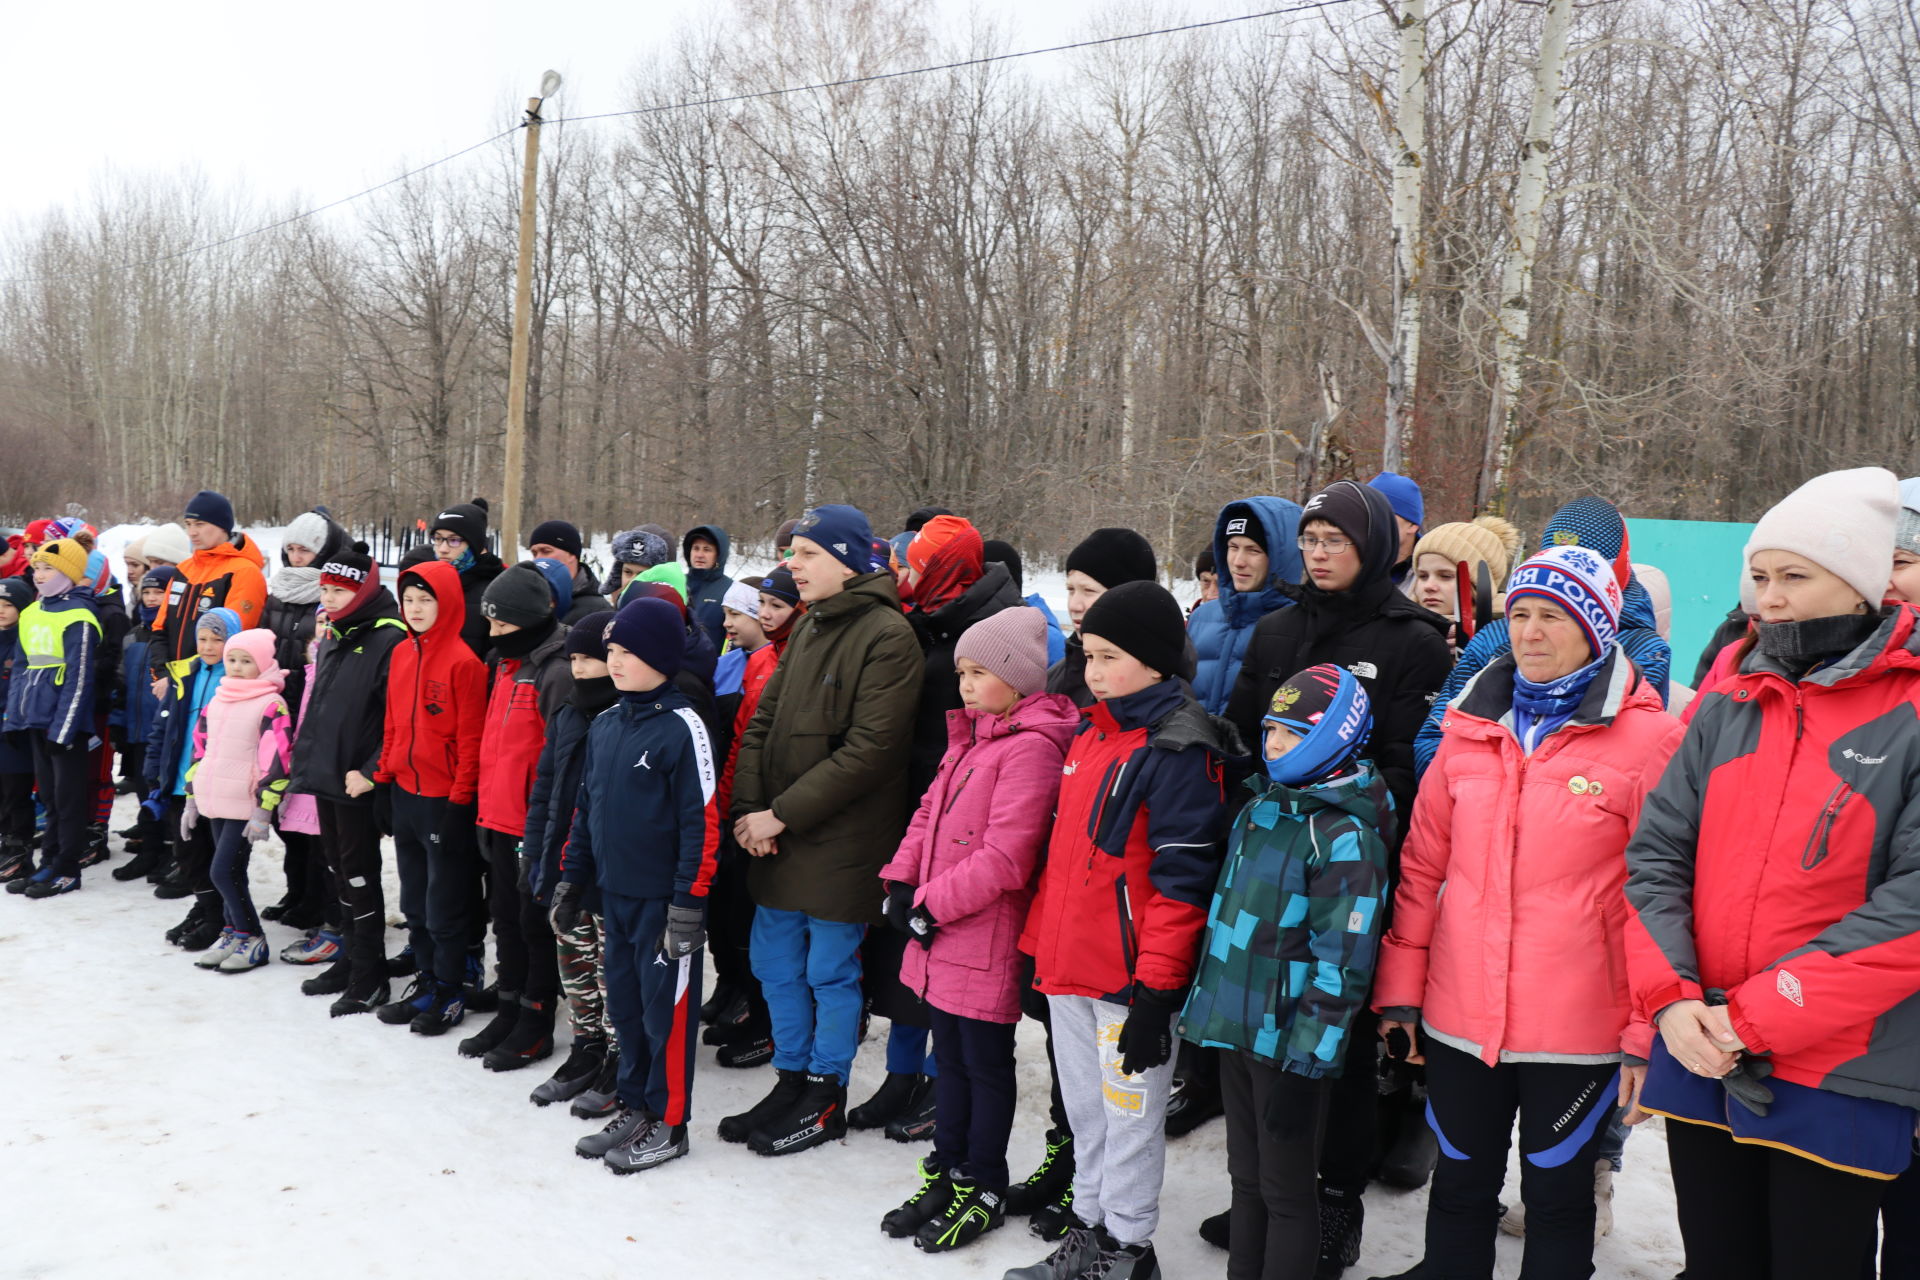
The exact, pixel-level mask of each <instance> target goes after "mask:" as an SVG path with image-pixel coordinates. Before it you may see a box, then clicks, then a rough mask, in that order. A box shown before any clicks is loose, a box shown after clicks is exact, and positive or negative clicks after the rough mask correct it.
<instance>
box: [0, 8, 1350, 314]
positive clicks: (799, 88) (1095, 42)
mask: <svg viewBox="0 0 1920 1280" xmlns="http://www.w3.org/2000/svg"><path fill="white" fill-rule="evenodd" d="M1353 2H1354V0H1311V2H1310V3H1306V4H1295V5H1288V6H1287V7H1285V8H1281V9H1263V10H1261V11H1260V12H1258V13H1241V14H1235V15H1233V16H1232V17H1227V18H1209V19H1207V20H1205V21H1202V22H1188V23H1183V24H1182V25H1180V26H1177V27H1158V28H1156V29H1154V30H1152V31H1129V32H1126V33H1125V34H1122V35H1117V36H1100V37H1097V38H1094V39H1090V40H1074V41H1070V42H1069V43H1066V44H1055V45H1048V46H1046V47H1045V48H1040V49H1019V50H1015V51H1014V52H1012V53H991V54H984V55H982V56H981V57H978V58H962V59H960V60H959V61H957V62H941V63H936V64H934V65H931V66H925V67H907V68H904V69H902V70H899V71H878V72H875V73H874V74H872V75H866V76H852V77H849V78H848V79H845V80H823V81H820V82H817V83H814V84H796V85H787V86H784V87H782V88H779V89H759V90H755V91H753V92H750V93H736V94H729V95H727V96H726V97H721V98H702V99H697V100H694V101H689V102H664V103H660V104H658V105H656V106H651V107H636V108H633V109H632V110H628V111H602V112H597V113H595V114H592V115H584V116H556V117H554V118H552V119H546V118H542V119H541V121H540V123H542V124H577V123H581V122H583V121H587V120H613V119H618V118H620V117H623V116H649V115H659V114H661V113H663V112H668V111H688V110H692V109H694V108H697V107H719V106H726V105H728V104H730V103H735V102H751V101H754V100H756V99H760V98H783V97H788V96H791V95H793V94H796V93H817V92H820V91H821V90H825V89H844V88H848V87H851V86H853V85H857V84H873V83H875V82H877V81H881V80H899V79H904V78H905V77H908V76H924V75H931V74H933V73H934V72H938V71H958V70H961V69H963V68H966V67H983V66H988V65H990V64H992V63H996V62H1010V61H1012V60H1014V59H1015V58H1033V57H1038V56H1040V55H1042V54H1048V53H1069V52H1071V51H1073V50H1075V49H1094V48H1098V47H1100V46H1102V45H1109V44H1120V43H1123V42H1125V41H1129V40H1146V39H1150V38H1152V37H1154V36H1171V35H1179V34H1181V33H1183V32H1187V31H1202V30H1205V29H1206V28H1208V27H1224V26H1228V25H1231V24H1233V23H1239V22H1254V21H1257V20H1259V19H1261V18H1278V17H1283V16H1285V15H1287V14H1290V13H1306V12H1309V11H1312V10H1316V9H1331V8H1335V7H1336V6H1339V5H1343V4H1352V3H1353ZM526 127H527V126H526V122H524V121H523V122H521V123H520V124H516V125H514V126H512V127H511V128H507V129H502V130H501V131H500V132H499V133H496V134H494V135H493V136H492V137H490V138H483V139H481V140H480V141H479V142H476V143H474V144H473V145H472V146H469V147H462V148H461V149H460V150H458V151H455V152H452V153H451V154H449V155H444V156H441V157H440V158H439V159H438V160H434V161H430V162H429V163H427V164H423V165H420V166H419V167H418V168H414V169H409V170H407V171H406V172H405V173H402V174H398V175H396V176H394V177H391V178H388V179H387V180H386V181H384V182H376V183H375V184H374V185H372V186H370V187H367V188H365V189H363V190H360V191H356V192H354V193H353V194H352V195H350V196H341V197H340V198H339V199H338V200H330V201H328V202H327V203H326V204H323V205H316V206H315V207H313V208H311V209H307V210H304V211H302V212H300V213H295V214H291V215H289V216H287V217H285V218H281V219H280V220H278V221H277V222H269V223H267V224H265V225H264V226H259V227H254V228H252V229H251V230H248V231H240V232H236V233H234V234H233V235H230V236H226V237H223V238H222V239H219V240H210V241H208V242H207V243H205V244H197V245H191V246H189V247H187V248H185V249H176V250H174V251H173V252H172V253H163V254H159V255H157V256H155V257H151V258H140V259H136V260H134V261H129V262H121V263H116V264H114V265H113V266H112V267H111V268H109V269H110V270H113V271H131V270H134V269H136V268H139V267H150V266H154V265H157V264H159V263H162V262H171V261H173V260H174V259H176V258H186V257H191V256H193V255H194V254H198V253H206V252H208V251H209V250H213V249H218V248H221V247H223V246H225V245H230V244H234V243H237V242H238V241H241V240H246V239H250V238H252V237H253V236H258V235H265V234H266V233H267V232H269V231H278V230H279V229H280V228H281V227H290V226H292V225H293V224H295V223H297V222H304V221H306V220H307V219H308V218H313V217H317V216H318V215H320V214H323V213H325V212H327V211H328V210H329V209H338V208H339V207H340V206H341V205H345V204H352V203H353V202H354V201H356V200H360V199H364V198H365V197H367V196H370V195H372V194H373V193H374V192H376V191H384V190H385V189H386V188H388V187H391V186H393V185H395V184H396V183H401V182H405V181H406V180H407V179H409V178H417V177H419V176H420V175H421V174H423V173H426V172H428V171H429V170H432V169H438V168H439V167H440V166H441V165H444V164H449V163H451V162H452V161H455V160H458V159H459V158H460V157H462V156H465V155H470V154H472V153H473V152H475V151H478V150H480V149H481V148H482V147H487V146H491V145H493V144H494V143H496V142H498V141H500V140H501V139H502V138H505V137H507V136H509V135H510V134H513V133H517V132H518V131H519V130H521V129H524V128H526ZM80 274H93V273H92V272H65V271H55V272H50V273H47V274H44V275H26V276H14V277H11V278H9V279H6V280H0V284H7V285H16V284H31V283H33V282H35V281H38V280H57V279H61V278H63V277H65V276H69V275H80Z"/></svg>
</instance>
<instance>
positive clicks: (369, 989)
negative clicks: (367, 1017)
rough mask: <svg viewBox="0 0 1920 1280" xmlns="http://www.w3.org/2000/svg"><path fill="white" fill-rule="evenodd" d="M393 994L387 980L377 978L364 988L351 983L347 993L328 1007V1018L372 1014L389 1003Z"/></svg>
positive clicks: (348, 985)
mask: <svg viewBox="0 0 1920 1280" xmlns="http://www.w3.org/2000/svg"><path fill="white" fill-rule="evenodd" d="M391 994H392V988H390V987H389V986H388V985H387V980H386V979H385V978H376V979H374V980H373V981H372V982H370V983H367V984H365V985H363V986H356V985H354V984H353V983H351V982H349V983H348V984H347V989H346V992H345V993H344V994H343V995H342V996H341V997H340V998H339V999H338V1000H335V1001H334V1002H333V1003H332V1004H330V1005H328V1006H327V1016H328V1017H329V1018H345V1017H350V1016H352V1015H353V1014H356V1013H372V1012H373V1011H374V1010H375V1009H378V1008H379V1007H380V1006H381V1005H383V1004H385V1003H387V998H388V996H389V995H391Z"/></svg>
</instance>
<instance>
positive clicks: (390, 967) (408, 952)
mask: <svg viewBox="0 0 1920 1280" xmlns="http://www.w3.org/2000/svg"><path fill="white" fill-rule="evenodd" d="M419 968H420V962H419V961H418V960H416V959H414V955H413V944H412V943H411V942H409V943H408V944H407V945H406V946H404V947H402V948H400V954H399V955H393V956H388V957H387V976H388V977H389V978H410V977H412V976H413V975H414V973H415V972H416V971H417V970H418V969H419Z"/></svg>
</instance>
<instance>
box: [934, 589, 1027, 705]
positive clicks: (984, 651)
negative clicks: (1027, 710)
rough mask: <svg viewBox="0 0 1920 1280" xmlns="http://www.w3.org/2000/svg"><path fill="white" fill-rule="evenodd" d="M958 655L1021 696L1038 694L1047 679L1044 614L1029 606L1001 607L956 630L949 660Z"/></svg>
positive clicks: (957, 659)
mask: <svg viewBox="0 0 1920 1280" xmlns="http://www.w3.org/2000/svg"><path fill="white" fill-rule="evenodd" d="M962 658H969V659H971V660H973V661H974V662H977V663H979V664H980V665H981V666H983V667H985V668H986V669H987V670H988V671H991V672H992V673H993V674H994V675H996V676H999V677H1000V678H1001V679H1002V680H1004V681H1006V682H1007V684H1008V685H1010V686H1011V687H1012V688H1013V691H1014V692H1015V693H1017V694H1019V695H1020V696H1021V697H1023V698H1024V697H1027V696H1028V695H1030V694H1035V693H1038V692H1040V690H1041V689H1042V688H1043V687H1044V686H1045V685H1046V682H1047V619H1046V616H1045V615H1044V614H1042V613H1041V612H1040V611H1039V610H1038V609H1035V608H1033V607H1031V606H1030V605H1020V606H1018V607H1017V608H1013V609H1002V610H1001V611H1000V612H998V613H996V614H994V615H993V616H992V617H991V618H987V619H985V620H984V621H981V622H976V623H974V624H973V625H972V626H970V627H968V628H967V629H966V630H965V631H963V632H961V633H960V642H959V643H958V644H956V645H955V646H954V647H953V660H954V661H955V662H959V661H960V659H962Z"/></svg>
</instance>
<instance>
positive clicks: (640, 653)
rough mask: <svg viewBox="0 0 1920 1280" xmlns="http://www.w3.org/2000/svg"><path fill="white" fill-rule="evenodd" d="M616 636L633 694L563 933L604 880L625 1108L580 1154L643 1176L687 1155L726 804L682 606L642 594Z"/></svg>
mask: <svg viewBox="0 0 1920 1280" xmlns="http://www.w3.org/2000/svg"><path fill="white" fill-rule="evenodd" d="M604 635H605V639H606V645H607V668H608V671H609V672H610V674H611V676H612V679H613V683H614V687H615V688H617V689H619V690H620V695H621V696H620V701H619V702H618V703H617V704H616V705H615V706H613V707H612V708H610V709H609V710H608V711H607V712H606V713H604V714H602V715H600V716H598V717H596V718H595V720H594V722H593V726H592V728H590V729H589V730H588V731H587V745H586V758H585V760H584V762H583V764H582V765H581V782H580V790H579V793H578V799H577V800H576V802H575V812H574V821H573V829H572V832H571V834H570V835H569V837H568V840H567V843H566V845H565V847H564V849H563V850H562V851H561V855H560V884H559V887H558V888H556V889H555V890H554V895H553V927H554V932H555V933H556V934H564V933H568V932H571V931H572V930H573V929H575V928H576V927H577V926H578V925H579V922H580V920H579V917H580V914H581V898H582V896H583V892H584V889H583V886H585V885H587V884H597V885H598V886H599V888H600V898H601V905H602V910H603V921H604V925H605V929H606V975H607V1008H608V1011H609V1012H610V1013H611V1014H612V1015H613V1021H614V1024H615V1025H616V1026H617V1027H618V1028H619V1030H620V1043H621V1046H622V1053H621V1056H620V1087H619V1100H620V1107H619V1110H618V1111H616V1112H615V1113H614V1117H613V1119H612V1120H610V1121H608V1123H607V1126H606V1128H604V1129H602V1130H601V1131H600V1132H599V1133H597V1134H590V1135H588V1136H587V1137H585V1138H582V1139H581V1140H580V1141H579V1142H578V1143H577V1144H576V1146H575V1148H574V1149H575V1150H576V1151H577V1152H578V1153H579V1154H580V1155H581V1156H584V1157H588V1158H592V1157H596V1156H597V1157H599V1158H601V1159H603V1160H605V1161H606V1163H607V1165H608V1167H609V1168H611V1169H613V1171H614V1172H616V1173H636V1172H639V1171H640V1170H643V1169H650V1168H653V1167H654V1166H655V1165H659V1164H663V1163H665V1162H666V1161H668V1160H673V1159H676V1158H678V1157H680V1156H683V1155H685V1154H686V1153H687V1150H688V1143H687V1120H688V1117H689V1116H690V1114H691V1111H692V1090H693V1068H694V1038H693V1033H694V1028H695V1026H696V1010H695V1004H694V994H693V993H695V992H697V991H699V990H700V980H701V979H700V955H699V952H700V948H701V945H702V944H703V943H704V942H705V940H706V914H707V913H706V898H707V889H708V886H709V885H710V883H711V882H712V879H713V870H714V864H715V862H716V860H717V855H718V853H719V847H720V812H719V807H718V805H717V804H716V802H715V783H716V781H717V771H716V768H715V763H714V754H713V746H712V743H711V742H710V741H709V740H708V738H707V731H706V726H705V725H704V724H703V723H702V722H701V720H700V717H699V715H698V714H697V713H695V711H694V710H693V707H692V705H691V704H690V703H689V702H688V701H687V699H686V697H685V695H683V694H682V693H681V692H680V691H679V690H678V689H677V688H675V687H674V685H673V683H672V676H673V673H674V671H675V670H676V669H678V667H679V665H680V660H681V657H682V655H683V654H684V653H685V651H686V630H685V624H684V622H683V621H682V620H681V617H680V614H679V612H678V610H676V609H674V608H673V606H671V605H669V604H667V603H665V602H664V601H660V600H651V599H647V600H637V601H635V602H634V603H632V604H630V605H627V606H626V607H625V608H623V609H621V610H620V612H619V613H618V614H616V615H615V617H614V620H613V621H612V622H611V623H609V624H607V626H606V629H605V632H604Z"/></svg>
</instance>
